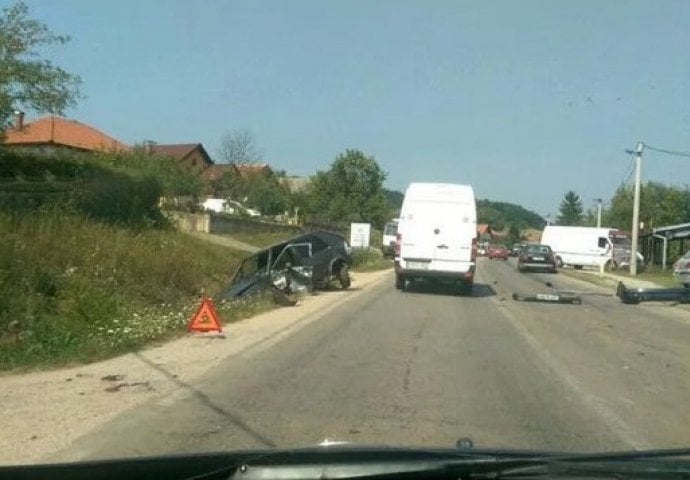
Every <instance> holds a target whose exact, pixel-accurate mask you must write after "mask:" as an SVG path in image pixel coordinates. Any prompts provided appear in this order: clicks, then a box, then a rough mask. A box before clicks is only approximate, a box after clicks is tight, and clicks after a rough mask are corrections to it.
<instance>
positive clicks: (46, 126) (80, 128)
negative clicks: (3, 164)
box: [2, 112, 129, 154]
mask: <svg viewBox="0 0 690 480" xmlns="http://www.w3.org/2000/svg"><path fill="white" fill-rule="evenodd" d="M3 137H4V138H3V139H2V143H3V144H4V145H7V146H10V147H12V148H14V149H21V150H26V151H32V152H40V153H46V154H51V153H56V152H59V151H71V152H94V151H106V152H107V151H123V150H129V147H128V146H127V145H125V144H124V143H122V142H120V141H119V140H116V139H115V138H113V137H111V136H110V135H107V134H105V133H103V132H101V131H100V130H97V129H95V128H93V127H92V126H90V125H87V124H85V123H81V122H78V121H76V120H71V119H67V118H64V117H58V116H56V115H49V116H46V117H41V118H38V119H36V120H34V121H32V122H24V113H23V112H17V113H16V114H15V119H14V124H13V125H11V126H10V127H8V128H7V129H5V131H4V132H3Z"/></svg>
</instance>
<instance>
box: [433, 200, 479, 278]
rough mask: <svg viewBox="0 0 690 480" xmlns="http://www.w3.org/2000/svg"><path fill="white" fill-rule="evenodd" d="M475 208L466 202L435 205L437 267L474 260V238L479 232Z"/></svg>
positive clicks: (435, 253)
mask: <svg viewBox="0 0 690 480" xmlns="http://www.w3.org/2000/svg"><path fill="white" fill-rule="evenodd" d="M473 210H474V208H473V206H472V205H469V204H464V203H445V202H444V203H439V204H437V205H435V206H434V211H435V213H436V216H435V222H434V223H435V225H434V229H433V232H434V241H433V243H434V257H433V258H434V260H435V262H434V263H435V268H438V269H444V267H450V265H444V263H446V262H470V261H472V240H473V239H474V238H475V236H476V234H477V232H476V230H477V225H476V221H475V219H474V214H473ZM450 269H451V270H452V269H453V268H450Z"/></svg>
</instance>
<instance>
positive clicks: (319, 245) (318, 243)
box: [308, 235, 328, 253]
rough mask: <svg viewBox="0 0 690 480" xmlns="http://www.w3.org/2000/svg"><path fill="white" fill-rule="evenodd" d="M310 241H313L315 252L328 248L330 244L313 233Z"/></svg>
mask: <svg viewBox="0 0 690 480" xmlns="http://www.w3.org/2000/svg"><path fill="white" fill-rule="evenodd" d="M308 241H309V242H311V246H312V252H313V253H318V252H320V251H322V250H326V249H327V248H328V244H327V243H326V242H324V241H323V240H321V239H320V238H319V237H317V236H316V235H312V236H311V237H309V240H308Z"/></svg>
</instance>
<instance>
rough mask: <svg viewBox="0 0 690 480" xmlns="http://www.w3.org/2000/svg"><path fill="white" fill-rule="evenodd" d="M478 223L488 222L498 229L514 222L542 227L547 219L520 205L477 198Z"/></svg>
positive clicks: (529, 226)
mask: <svg viewBox="0 0 690 480" xmlns="http://www.w3.org/2000/svg"><path fill="white" fill-rule="evenodd" d="M477 223H488V224H490V225H491V226H492V227H493V228H496V229H497V230H502V229H503V228H504V227H505V226H506V225H512V224H518V225H520V226H521V227H524V228H527V227H528V228H536V229H541V228H543V227H544V225H545V224H546V221H545V220H544V219H543V218H542V217H541V216H540V215H538V214H537V213H534V212H532V211H530V210H527V209H526V208H524V207H522V206H520V205H516V204H514V203H507V202H494V201H492V200H486V199H482V200H477Z"/></svg>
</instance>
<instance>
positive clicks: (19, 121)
mask: <svg viewBox="0 0 690 480" xmlns="http://www.w3.org/2000/svg"><path fill="white" fill-rule="evenodd" d="M14 128H15V129H17V130H24V112H20V111H19V110H15V112H14Z"/></svg>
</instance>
